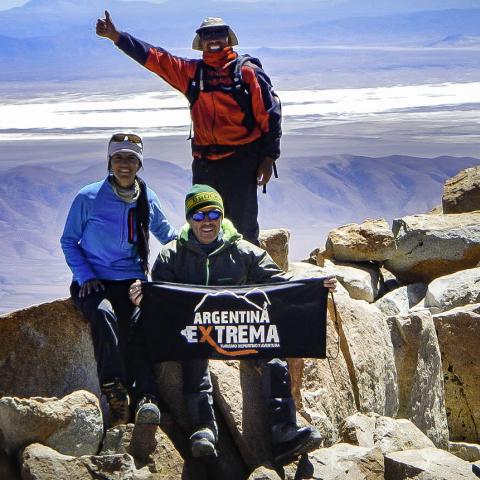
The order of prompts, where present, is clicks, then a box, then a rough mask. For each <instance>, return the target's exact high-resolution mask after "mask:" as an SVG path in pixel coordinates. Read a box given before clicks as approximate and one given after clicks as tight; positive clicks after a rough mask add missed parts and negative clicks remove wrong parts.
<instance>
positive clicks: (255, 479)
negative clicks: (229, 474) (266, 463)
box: [248, 467, 281, 480]
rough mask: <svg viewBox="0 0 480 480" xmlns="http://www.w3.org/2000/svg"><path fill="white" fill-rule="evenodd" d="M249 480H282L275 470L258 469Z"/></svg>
mask: <svg viewBox="0 0 480 480" xmlns="http://www.w3.org/2000/svg"><path fill="white" fill-rule="evenodd" d="M248 480H281V478H280V476H279V475H278V473H277V472H276V471H275V470H271V469H270V468H267V467H258V468H256V469H255V471H253V472H252V473H251V474H250V476H249V477H248Z"/></svg>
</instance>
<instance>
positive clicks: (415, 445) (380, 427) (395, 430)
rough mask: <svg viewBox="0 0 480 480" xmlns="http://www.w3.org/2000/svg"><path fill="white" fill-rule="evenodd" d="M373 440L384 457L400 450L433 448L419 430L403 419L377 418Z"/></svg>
mask: <svg viewBox="0 0 480 480" xmlns="http://www.w3.org/2000/svg"><path fill="white" fill-rule="evenodd" d="M373 440H374V444H375V446H376V447H378V448H380V450H381V451H382V453H383V454H384V455H387V454H388V453H391V452H398V451H402V450H412V449H422V448H435V445H434V444H433V442H432V441H431V440H430V439H429V438H428V437H427V436H426V435H425V434H423V433H422V432H421V431H420V429H418V428H417V427H416V426H415V425H414V424H413V423H412V422H410V421H409V420H406V419H404V418H399V419H393V418H388V417H378V418H377V419H376V421H375V431H374V433H373Z"/></svg>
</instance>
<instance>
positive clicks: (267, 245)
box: [258, 228, 290, 271]
mask: <svg viewBox="0 0 480 480" xmlns="http://www.w3.org/2000/svg"><path fill="white" fill-rule="evenodd" d="M289 240H290V232H289V231H288V230H286V229H285V228H277V229H275V230H260V235H259V238H258V241H259V242H260V246H261V247H262V248H264V249H265V250H266V251H267V252H268V253H269V254H270V256H271V257H272V258H273V261H274V262H275V263H276V264H277V265H278V266H279V267H280V268H281V269H282V270H285V271H286V270H288V242H289Z"/></svg>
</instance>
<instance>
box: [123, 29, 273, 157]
mask: <svg viewBox="0 0 480 480" xmlns="http://www.w3.org/2000/svg"><path fill="white" fill-rule="evenodd" d="M117 46H118V47H119V48H120V49H121V50H122V51H123V52H125V53H126V54H127V55H129V56H130V57H132V58H133V59H135V60H136V61H137V62H139V63H140V64H141V65H143V66H144V67H145V68H148V69H149V70H150V71H152V72H154V73H156V74H157V75H159V76H160V77H161V78H163V79H164V80H165V81H166V82H167V83H169V84H170V85H171V86H172V87H173V88H175V89H177V90H179V91H180V92H182V93H183V94H184V95H186V94H187V90H188V87H189V84H190V81H191V79H193V78H194V76H195V72H196V69H197V67H198V66H199V64H200V60H196V59H185V58H180V57H176V56H174V55H172V54H170V53H169V52H167V51H165V50H163V49H161V48H155V47H153V46H152V45H150V44H148V43H146V42H143V41H141V40H138V39H136V38H135V37H133V36H131V35H129V34H127V33H122V34H121V35H120V39H119V41H118V42H117ZM205 71H206V79H205V84H206V86H207V88H206V89H205V90H206V91H201V92H199V95H198V99H197V101H196V102H195V103H194V105H193V107H192V108H191V112H190V114H191V118H192V123H193V134H194V138H193V141H192V150H193V155H194V156H195V157H199V156H201V155H202V153H201V152H204V155H205V156H206V157H207V158H208V159H210V160H215V159H219V158H224V157H226V156H228V155H231V154H232V153H233V152H234V151H235V149H238V148H239V147H241V146H242V145H246V144H249V143H252V142H254V141H257V140H258V143H259V149H260V155H262V156H270V157H272V158H274V159H276V158H278V157H279V156H280V137H281V135H282V131H281V110H280V104H279V102H278V100H277V99H276V98H275V97H274V96H273V95H272V87H271V86H270V83H269V82H268V81H267V80H266V78H265V73H264V72H263V70H259V69H254V68H252V67H250V66H248V65H244V66H243V67H242V77H243V82H244V83H245V84H247V85H248V89H249V93H250V98H251V107H252V113H253V117H254V119H255V125H254V127H253V129H252V130H251V131H249V130H248V129H247V128H246V127H245V125H244V124H243V120H244V114H243V112H242V110H241V108H240V106H239V105H238V103H237V101H236V100H235V99H234V98H233V96H232V95H231V94H230V93H226V92H223V91H220V90H212V91H209V87H214V86H215V85H217V84H223V85H231V83H232V79H231V75H230V68H229V64H227V65H225V66H224V67H223V68H221V69H219V70H216V69H214V68H212V67H209V66H208V65H205ZM229 147H232V148H231V149H229Z"/></svg>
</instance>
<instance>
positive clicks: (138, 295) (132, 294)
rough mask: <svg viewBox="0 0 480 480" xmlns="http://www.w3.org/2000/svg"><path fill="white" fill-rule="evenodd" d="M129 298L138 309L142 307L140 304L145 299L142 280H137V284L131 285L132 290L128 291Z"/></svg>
mask: <svg viewBox="0 0 480 480" xmlns="http://www.w3.org/2000/svg"><path fill="white" fill-rule="evenodd" d="M128 297H129V298H130V301H131V302H132V303H133V304H134V305H136V306H137V307H139V306H140V302H141V301H142V298H143V292H142V282H141V281H140V280H135V282H133V283H132V284H131V285H130V288H129V290H128Z"/></svg>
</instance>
